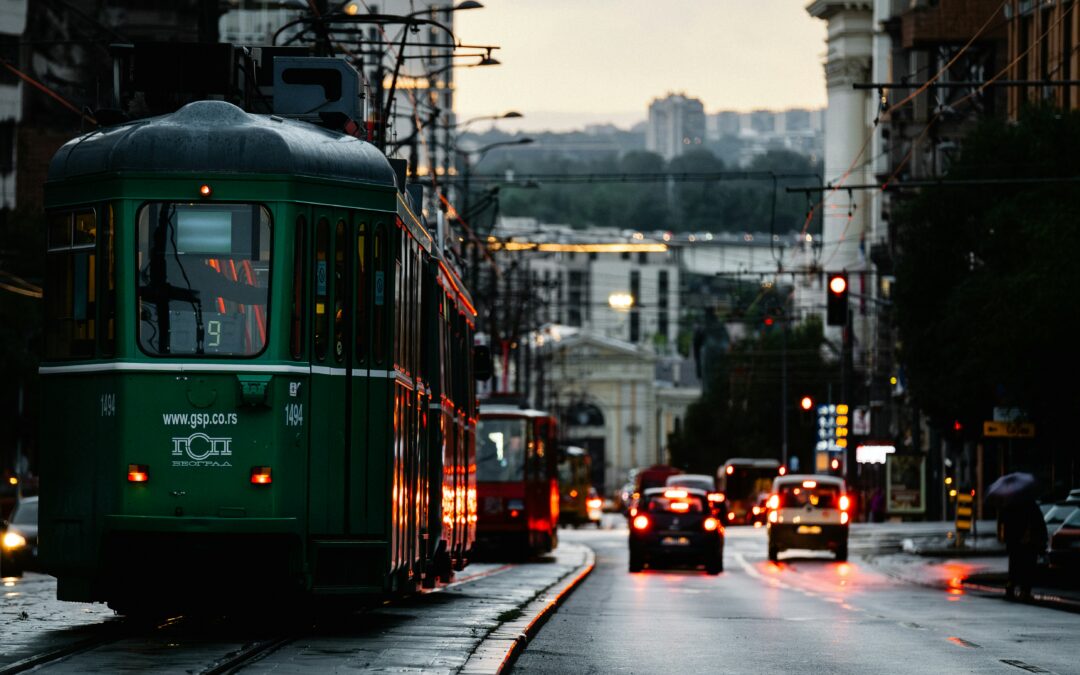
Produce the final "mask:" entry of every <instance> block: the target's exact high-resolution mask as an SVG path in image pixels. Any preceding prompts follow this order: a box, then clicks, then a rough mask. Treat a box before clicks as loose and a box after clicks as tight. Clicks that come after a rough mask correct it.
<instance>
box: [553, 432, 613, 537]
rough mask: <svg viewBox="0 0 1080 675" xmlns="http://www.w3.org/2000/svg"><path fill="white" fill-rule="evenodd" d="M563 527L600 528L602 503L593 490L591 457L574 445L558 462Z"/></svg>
mask: <svg viewBox="0 0 1080 675" xmlns="http://www.w3.org/2000/svg"><path fill="white" fill-rule="evenodd" d="M559 493H560V495H561V503H560V505H559V524H560V525H573V526H575V527H576V526H578V525H596V526H597V527H599V526H600V510H601V506H602V504H603V500H601V499H600V496H599V494H597V492H596V489H595V488H593V486H592V457H591V456H590V455H589V453H588V451H587V450H585V449H584V448H579V447H577V446H574V445H570V446H567V447H566V448H564V449H563V453H562V460H561V461H560V462H559Z"/></svg>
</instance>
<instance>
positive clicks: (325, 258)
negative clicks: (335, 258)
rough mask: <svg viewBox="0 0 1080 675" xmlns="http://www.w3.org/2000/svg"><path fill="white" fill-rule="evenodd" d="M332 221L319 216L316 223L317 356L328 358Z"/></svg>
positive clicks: (318, 358) (320, 359)
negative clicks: (328, 305) (329, 267)
mask: <svg viewBox="0 0 1080 675" xmlns="http://www.w3.org/2000/svg"><path fill="white" fill-rule="evenodd" d="M329 248H330V223H328V222H327V221H326V218H319V222H318V223H317V224H316V225H315V358H316V359H317V360H319V361H322V360H323V359H325V358H326V343H327V340H328V339H329V335H328V332H329V330H330V315H329V314H328V310H329V308H328V307H327V304H328V303H329V302H330V289H329V285H330V282H329V276H330V270H329V269H328V266H329V264H330V251H329Z"/></svg>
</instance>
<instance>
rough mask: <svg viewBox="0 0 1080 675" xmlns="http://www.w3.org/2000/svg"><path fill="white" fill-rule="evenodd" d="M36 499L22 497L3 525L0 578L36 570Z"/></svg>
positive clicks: (0, 546)
mask: <svg viewBox="0 0 1080 675" xmlns="http://www.w3.org/2000/svg"><path fill="white" fill-rule="evenodd" d="M37 531H38V498H37V497H23V498H22V499H21V500H19V502H18V503H17V504H16V505H15V509H14V510H13V511H12V512H11V519H10V520H8V521H7V522H5V523H4V533H3V536H2V537H0V576H4V577H19V576H22V573H23V572H24V571H25V570H34V569H37V552H38V536H37Z"/></svg>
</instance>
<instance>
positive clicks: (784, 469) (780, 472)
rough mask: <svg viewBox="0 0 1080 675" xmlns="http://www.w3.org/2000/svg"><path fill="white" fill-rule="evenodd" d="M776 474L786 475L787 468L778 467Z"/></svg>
mask: <svg viewBox="0 0 1080 675" xmlns="http://www.w3.org/2000/svg"><path fill="white" fill-rule="evenodd" d="M777 473H779V474H780V475H781V476H784V475H787V467H786V466H782V467H780V470H779V471H778V472H777Z"/></svg>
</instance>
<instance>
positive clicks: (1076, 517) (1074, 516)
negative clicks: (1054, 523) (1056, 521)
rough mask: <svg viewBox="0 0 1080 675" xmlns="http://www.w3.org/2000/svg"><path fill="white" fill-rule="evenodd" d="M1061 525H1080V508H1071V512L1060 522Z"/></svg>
mask: <svg viewBox="0 0 1080 675" xmlns="http://www.w3.org/2000/svg"><path fill="white" fill-rule="evenodd" d="M1062 526H1063V527H1080V509H1073V512H1072V513H1071V514H1070V515H1069V517H1068V518H1066V519H1065V522H1064V523H1063V524H1062Z"/></svg>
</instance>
